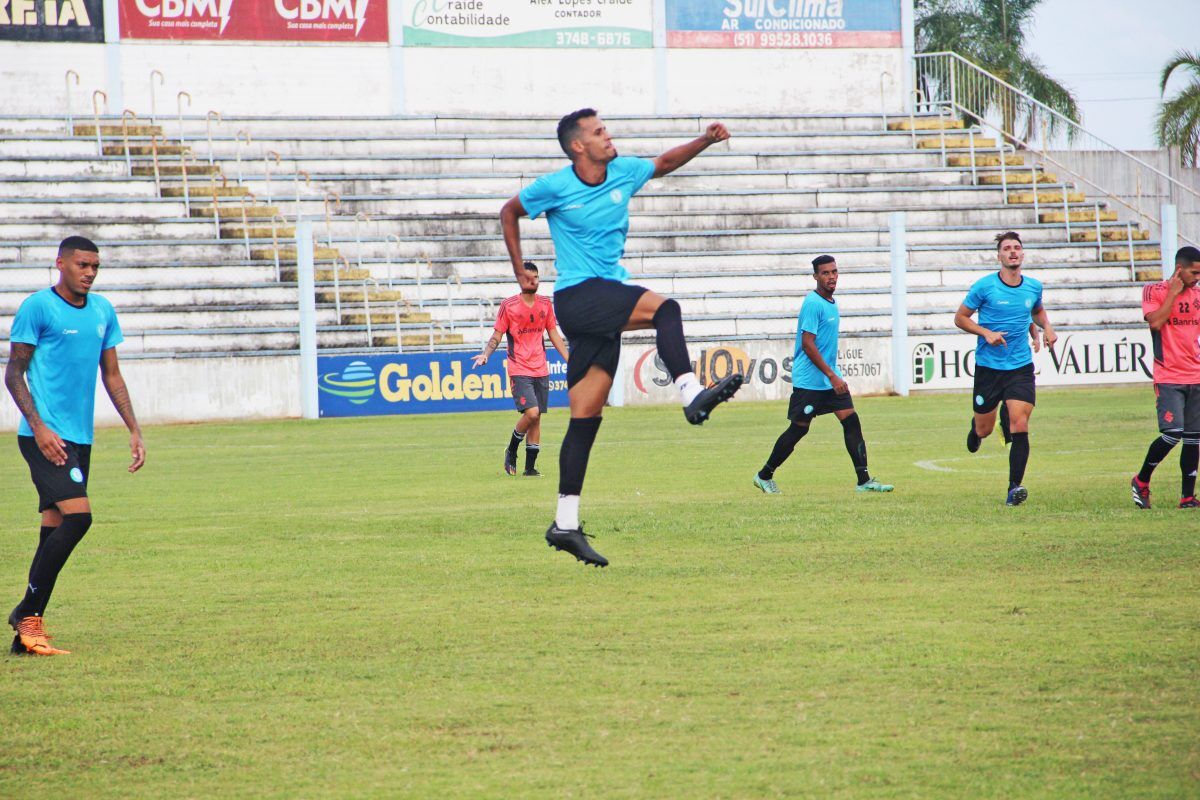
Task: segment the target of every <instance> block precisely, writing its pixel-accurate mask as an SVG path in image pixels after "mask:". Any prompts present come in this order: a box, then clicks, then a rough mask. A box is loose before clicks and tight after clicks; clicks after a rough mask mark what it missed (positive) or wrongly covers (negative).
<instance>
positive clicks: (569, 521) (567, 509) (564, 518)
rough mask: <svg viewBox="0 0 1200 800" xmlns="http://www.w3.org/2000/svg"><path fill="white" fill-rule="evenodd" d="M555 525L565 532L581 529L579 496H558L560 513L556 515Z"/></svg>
mask: <svg viewBox="0 0 1200 800" xmlns="http://www.w3.org/2000/svg"><path fill="white" fill-rule="evenodd" d="M554 525H555V527H557V528H559V529H561V530H564V531H569V530H574V529H575V528H578V527H579V495H577V494H560V495H559V496H558V511H557V512H556V513H555V515H554Z"/></svg>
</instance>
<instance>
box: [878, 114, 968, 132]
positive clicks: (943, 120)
mask: <svg viewBox="0 0 1200 800" xmlns="http://www.w3.org/2000/svg"><path fill="white" fill-rule="evenodd" d="M963 127H965V123H964V122H963V121H962V120H961V119H959V118H957V117H924V118H917V119H901V120H896V121H895V122H889V123H888V124H887V129H888V130H889V131H939V130H947V131H948V130H961V129H962V128H963Z"/></svg>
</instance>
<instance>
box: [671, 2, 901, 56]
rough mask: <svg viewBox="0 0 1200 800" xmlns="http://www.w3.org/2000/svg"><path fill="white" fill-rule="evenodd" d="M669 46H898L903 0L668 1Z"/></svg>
mask: <svg viewBox="0 0 1200 800" xmlns="http://www.w3.org/2000/svg"><path fill="white" fill-rule="evenodd" d="M666 4H667V46H668V47H727V48H754V47H761V48H827V47H830V48H836V47H900V0H666Z"/></svg>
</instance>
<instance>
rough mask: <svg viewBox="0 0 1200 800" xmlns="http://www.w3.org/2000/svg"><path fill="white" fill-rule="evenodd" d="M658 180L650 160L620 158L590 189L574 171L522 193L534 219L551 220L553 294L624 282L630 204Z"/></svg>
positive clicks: (568, 169) (558, 174) (544, 178)
mask: <svg viewBox="0 0 1200 800" xmlns="http://www.w3.org/2000/svg"><path fill="white" fill-rule="evenodd" d="M653 175H654V162H653V161H651V160H649V159H646V158H629V157H618V158H614V159H613V160H612V161H610V162H608V173H607V175H606V176H605V178H604V183H601V184H600V185H599V186H589V185H587V184H586V183H584V182H583V181H581V180H579V176H578V175H576V174H575V168H574V166H567V167H563V168H562V169H560V170H559V171H558V172H551V173H549V174H547V175H543V176H542V177H540V178H538V179H537V180H536V181H534V182H533V183H531V184H530V185H529V186H526V187H525V188H524V189H522V190H521V194H520V199H521V205H522V206H523V207H524V208H525V211H526V213H528V214H529V217H530V219H537V218H538V217H539V216H541V215H542V214H545V215H546V220H547V222H549V223H550V238H552V239H553V240H554V255H555V259H554V268H555V270H557V272H558V277H557V278H556V279H555V281H554V291H556V292H557V291H559V290H560V289H566V288H567V287H568V286H574V285H575V284H577V283H583V282H584V281H586V280H588V279H589V278H608V279H609V280H614V281H624V280H626V279H627V278H628V277H629V273H628V272H627V271H626V270H625V268H624V267H623V266H621V256H623V255H625V236H626V234H628V233H629V200H630V198H632V197H633V195H634V194H635V193H636V192H637V191H638V190H639V189H641V188H642V187H643V186H645V185H646V181H648V180H650V178H651V177H652V176H653Z"/></svg>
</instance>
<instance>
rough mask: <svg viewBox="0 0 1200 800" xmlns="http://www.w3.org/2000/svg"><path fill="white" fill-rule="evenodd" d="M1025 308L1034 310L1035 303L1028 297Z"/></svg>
mask: <svg viewBox="0 0 1200 800" xmlns="http://www.w3.org/2000/svg"><path fill="white" fill-rule="evenodd" d="M1025 307H1026V308H1033V301H1032V300H1030V299H1029V298H1028V297H1027V298H1025Z"/></svg>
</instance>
